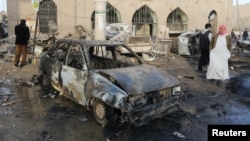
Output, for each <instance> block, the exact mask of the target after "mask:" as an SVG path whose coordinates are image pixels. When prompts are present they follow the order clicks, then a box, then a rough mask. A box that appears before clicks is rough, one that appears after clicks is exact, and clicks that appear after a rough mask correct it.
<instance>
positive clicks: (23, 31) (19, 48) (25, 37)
mask: <svg viewBox="0 0 250 141" xmlns="http://www.w3.org/2000/svg"><path fill="white" fill-rule="evenodd" d="M15 35H16V40H15V45H16V48H15V54H16V55H15V61H14V65H15V67H18V66H19V61H20V58H21V62H20V67H23V66H24V65H25V63H26V57H27V48H28V41H29V38H30V31H29V27H28V26H27V25H26V20H24V19H22V20H20V24H18V25H16V26H15ZM21 56H22V57H21Z"/></svg>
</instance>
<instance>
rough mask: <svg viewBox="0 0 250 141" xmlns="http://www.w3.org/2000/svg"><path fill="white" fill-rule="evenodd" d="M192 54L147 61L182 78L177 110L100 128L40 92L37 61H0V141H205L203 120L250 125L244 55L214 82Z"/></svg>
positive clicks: (79, 110)
mask: <svg viewBox="0 0 250 141" xmlns="http://www.w3.org/2000/svg"><path fill="white" fill-rule="evenodd" d="M198 57H199V56H198V55H197V56H179V55H176V54H171V55H170V56H169V57H168V58H169V59H167V58H166V57H163V58H157V59H156V60H155V61H152V62H148V63H150V64H153V65H156V66H158V67H160V68H162V69H164V70H166V71H168V72H169V73H171V74H173V75H174V76H176V77H178V79H179V80H180V81H181V82H182V90H183V92H184V93H185V97H184V99H183V102H182V104H181V109H180V111H178V112H176V113H174V114H171V115H168V116H166V117H164V118H162V119H156V120H154V121H152V122H150V123H149V124H147V125H145V126H141V127H138V128H130V127H126V126H125V127H124V126H123V127H121V128H116V129H115V128H102V127H100V126H99V125H98V124H96V122H95V120H94V118H93V116H92V113H91V112H90V111H87V110H86V109H85V108H84V107H82V106H80V105H78V104H76V103H74V102H72V101H70V100H68V99H66V98H64V97H61V96H59V95H57V93H56V92H54V91H44V90H42V89H41V87H40V85H39V84H37V80H36V79H34V78H36V77H35V76H36V75H38V74H39V73H38V63H39V62H37V63H31V64H27V65H26V66H24V67H22V68H15V67H14V65H13V62H12V61H11V59H8V58H6V57H2V58H1V59H0V104H1V105H0V121H1V122H0V141H83V140H84V141H164V140H170V141H179V140H188V141H207V125H209V124H250V119H249V117H250V102H249V100H248V99H249V95H250V94H249V93H248V91H249V90H250V77H249V76H250V75H249V73H250V71H249V68H250V63H249V56H245V55H242V56H233V57H232V58H231V60H230V63H229V65H230V76H231V80H230V81H225V82H224V83H223V86H220V87H219V86H217V85H216V84H214V83H211V82H210V81H208V80H206V79H205V73H204V74H201V73H198V72H197V63H198Z"/></svg>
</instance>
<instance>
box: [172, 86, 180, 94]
mask: <svg viewBox="0 0 250 141" xmlns="http://www.w3.org/2000/svg"><path fill="white" fill-rule="evenodd" d="M181 93H182V92H181V86H175V87H173V89H172V95H173V96H177V95H181Z"/></svg>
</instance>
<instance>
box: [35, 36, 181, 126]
mask: <svg viewBox="0 0 250 141" xmlns="http://www.w3.org/2000/svg"><path fill="white" fill-rule="evenodd" d="M121 48H125V49H127V50H128V51H127V53H125V54H123V53H121V52H120V49H121ZM39 69H40V73H41V76H43V83H46V82H47V83H49V84H50V85H51V86H53V88H54V89H56V90H57V91H59V93H60V94H61V95H63V96H66V97H68V98H70V99H71V100H73V101H75V102H77V103H78V104H80V105H83V106H85V107H86V108H87V109H89V110H92V111H93V115H94V117H95V119H96V121H97V123H99V124H100V125H101V126H102V127H104V126H105V125H107V123H110V121H112V123H114V122H113V121H118V122H119V123H129V124H130V125H133V126H141V125H143V124H146V123H147V122H149V121H150V120H152V119H155V118H160V117H163V116H165V115H166V114H169V113H172V112H174V111H176V110H177V109H178V105H179V103H180V100H181V98H182V92H181V87H180V82H179V81H178V80H177V79H176V78H175V77H173V76H172V75H170V74H168V73H167V72H166V71H164V70H162V69H160V68H157V67H154V66H152V65H148V64H146V63H144V62H143V60H142V59H141V58H140V57H139V56H138V55H137V54H136V53H135V52H133V51H132V50H131V49H130V48H129V47H128V46H127V45H126V44H123V43H119V42H113V41H96V40H74V39H60V40H58V41H57V42H56V43H55V44H54V45H53V47H52V48H50V50H48V51H45V52H43V54H42V55H41V58H40V67H39Z"/></svg>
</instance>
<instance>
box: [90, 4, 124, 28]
mask: <svg viewBox="0 0 250 141" xmlns="http://www.w3.org/2000/svg"><path fill="white" fill-rule="evenodd" d="M106 22H107V23H119V22H121V16H120V12H119V11H118V10H117V9H116V8H115V7H113V6H112V5H111V4H109V3H107V5H106ZM91 23H92V29H94V28H95V11H94V12H93V13H92V16H91Z"/></svg>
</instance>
